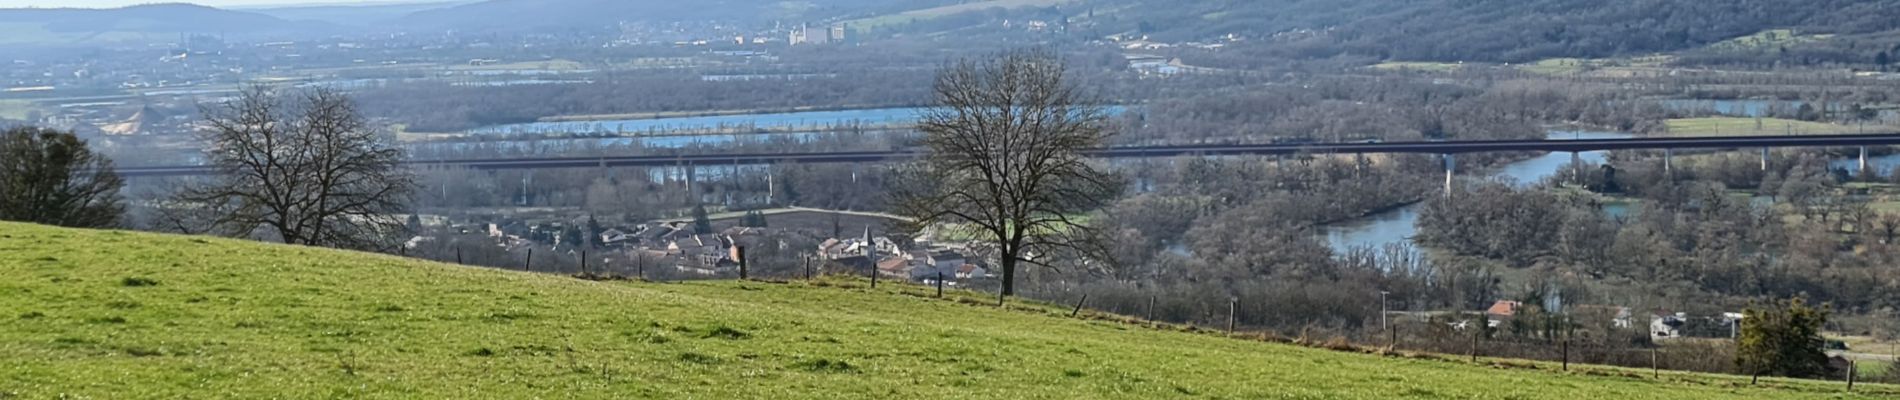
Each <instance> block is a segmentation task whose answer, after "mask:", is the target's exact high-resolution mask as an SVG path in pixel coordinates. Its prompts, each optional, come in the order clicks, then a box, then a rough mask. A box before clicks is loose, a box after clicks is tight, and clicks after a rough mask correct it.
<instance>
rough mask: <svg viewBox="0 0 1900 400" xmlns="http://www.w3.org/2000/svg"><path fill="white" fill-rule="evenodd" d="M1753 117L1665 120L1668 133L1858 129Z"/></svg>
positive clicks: (1873, 129) (1843, 131) (1845, 131)
mask: <svg viewBox="0 0 1900 400" xmlns="http://www.w3.org/2000/svg"><path fill="white" fill-rule="evenodd" d="M1756 122H1757V121H1756V119H1755V118H1747V117H1710V118H1677V119H1671V120H1668V121H1665V123H1666V124H1667V125H1666V126H1668V128H1669V135H1670V136H1749V135H1786V134H1788V133H1790V132H1792V133H1794V134H1796V135H1820V134H1849V133H1856V132H1859V131H1860V130H1861V128H1860V127H1859V126H1853V125H1836V124H1829V123H1822V122H1808V121H1797V120H1791V119H1781V118H1762V119H1761V120H1760V124H1757V123H1756ZM1866 129H1867V131H1868V132H1878V131H1880V130H1882V129H1886V128H1883V127H1878V126H1875V125H1868V126H1867V128H1866Z"/></svg>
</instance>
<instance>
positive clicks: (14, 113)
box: [0, 100, 39, 120]
mask: <svg viewBox="0 0 1900 400" xmlns="http://www.w3.org/2000/svg"><path fill="white" fill-rule="evenodd" d="M38 109H39V107H38V106H36V105H34V104H33V102H31V101H26V100H0V118H7V119H21V120H23V119H26V117H27V114H31V113H32V112H33V111H34V110H38Z"/></svg>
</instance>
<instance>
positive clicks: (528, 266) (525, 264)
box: [521, 247, 534, 272]
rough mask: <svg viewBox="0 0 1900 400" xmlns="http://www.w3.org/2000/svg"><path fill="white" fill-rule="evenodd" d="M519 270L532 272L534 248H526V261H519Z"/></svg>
mask: <svg viewBox="0 0 1900 400" xmlns="http://www.w3.org/2000/svg"><path fill="white" fill-rule="evenodd" d="M521 270H523V271H528V272H534V248H533V247H529V248H528V259H527V260H522V261H521Z"/></svg>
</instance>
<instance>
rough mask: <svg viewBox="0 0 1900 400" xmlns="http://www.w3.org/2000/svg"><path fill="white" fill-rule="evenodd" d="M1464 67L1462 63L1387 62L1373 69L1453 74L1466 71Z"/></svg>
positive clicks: (1375, 65) (1373, 66) (1376, 65)
mask: <svg viewBox="0 0 1900 400" xmlns="http://www.w3.org/2000/svg"><path fill="white" fill-rule="evenodd" d="M1464 67H1465V65H1464V64H1462V63H1442V62H1414V61H1387V62H1382V63H1378V64H1373V65H1372V67H1371V68H1372V69H1381V70H1388V71H1398V70H1405V71H1422V72H1452V71H1457V70H1460V69H1464Z"/></svg>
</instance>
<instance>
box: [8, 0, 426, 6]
mask: <svg viewBox="0 0 1900 400" xmlns="http://www.w3.org/2000/svg"><path fill="white" fill-rule="evenodd" d="M399 2H401V1H390V0H0V8H18V7H42V8H51V7H93V8H97V7H124V6H129V5H135V4H151V3H195V4H203V5H207V6H214V7H229V6H260V5H285V4H387V3H399Z"/></svg>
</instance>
